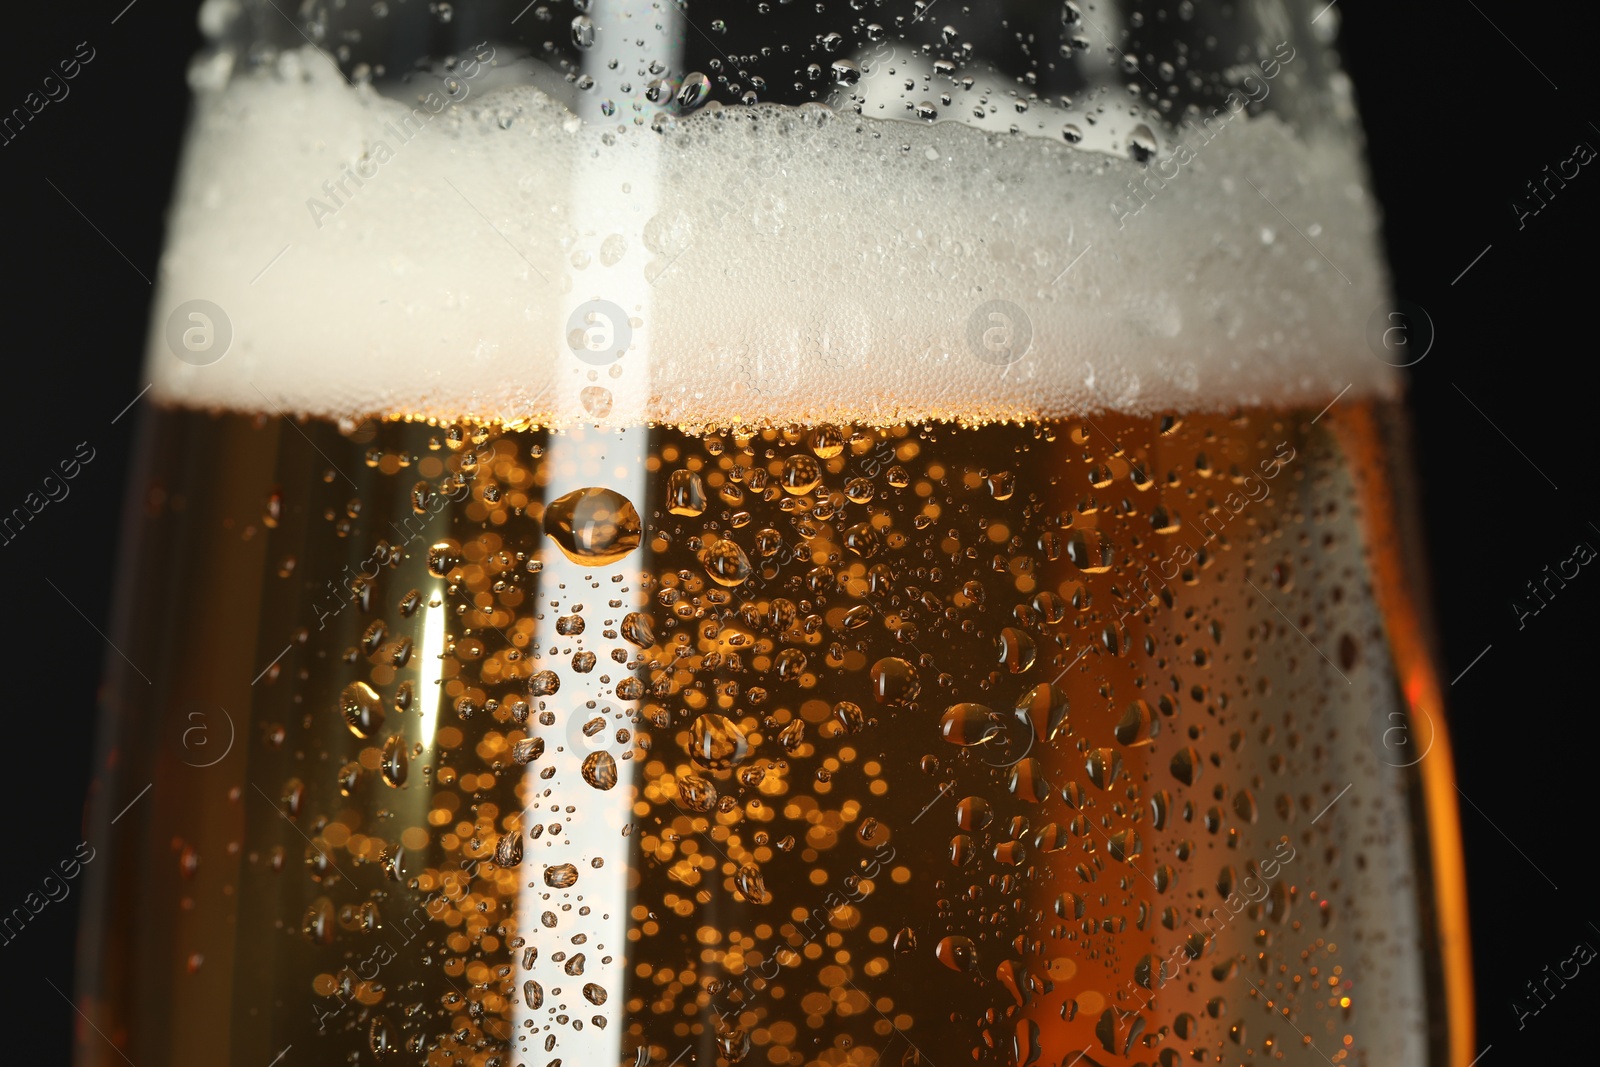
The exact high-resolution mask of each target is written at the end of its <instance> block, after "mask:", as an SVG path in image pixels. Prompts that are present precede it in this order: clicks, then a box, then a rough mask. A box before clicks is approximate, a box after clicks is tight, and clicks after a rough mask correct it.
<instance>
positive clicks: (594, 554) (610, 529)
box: [544, 487, 640, 565]
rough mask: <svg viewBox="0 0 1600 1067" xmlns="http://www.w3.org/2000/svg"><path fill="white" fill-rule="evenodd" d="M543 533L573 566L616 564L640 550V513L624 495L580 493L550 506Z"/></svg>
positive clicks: (590, 490)
mask: <svg viewBox="0 0 1600 1067" xmlns="http://www.w3.org/2000/svg"><path fill="white" fill-rule="evenodd" d="M544 532H545V533H546V534H548V535H549V536H550V538H551V540H553V541H555V543H556V544H557V545H558V546H559V547H560V548H561V551H562V553H563V554H564V555H565V556H566V557H567V558H568V559H570V560H571V561H572V562H574V563H579V564H596V565H604V564H608V563H615V562H617V561H618V560H620V559H622V558H623V557H624V556H626V555H627V554H628V553H630V552H632V551H633V550H634V549H636V548H638V547H639V537H640V523H639V512H638V511H637V510H635V509H634V506H633V502H632V501H630V500H629V499H628V498H627V497H625V496H623V495H622V494H621V493H616V492H613V491H612V490H610V489H603V488H600V487H590V488H588V489H578V490H575V491H573V492H571V493H567V494H565V495H563V496H560V497H558V498H556V499H555V500H553V501H551V502H550V506H549V507H548V508H546V509H545V513H544Z"/></svg>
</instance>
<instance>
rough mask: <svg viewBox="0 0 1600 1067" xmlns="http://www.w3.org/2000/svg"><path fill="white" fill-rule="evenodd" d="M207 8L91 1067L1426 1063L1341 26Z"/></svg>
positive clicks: (165, 330) (1398, 472)
mask: <svg viewBox="0 0 1600 1067" xmlns="http://www.w3.org/2000/svg"><path fill="white" fill-rule="evenodd" d="M199 17H200V22H201V25H202V28H203V29H204V31H205V34H206V38H207V41H208V42H209V43H208V45H207V47H206V50H205V51H204V53H203V54H201V55H200V56H198V57H197V58H196V59H195V60H194V62H193V65H192V67H191V71H190V78H191V83H192V85H193V90H194V99H195V104H194V113H193V117H192V125H191V130H190V133H189V137H188V141H187V147H186V150H185V155H184V159H183V163H182V167H181V171H180V178H179V182H178V188H177V190H176V193H175V197H174V201H173V206H172V210H171V214H170V220H169V232H168V239H167V246H166V252H165V255H164V257H163V260H162V263H161V270H160V280H159V284H158V286H157V297H156V301H155V306H154V309H153V312H152V322H151V328H150V335H149V351H148V356H147V360H148V376H149V380H150V382H151V383H152V388H151V390H150V393H149V401H150V403H149V406H148V409H147V410H146V411H145V412H144V413H143V416H142V418H143V423H142V430H141V433H140V445H139V448H140V451H139V455H138V457H137V459H136V463H135V467H134V478H135V482H134V485H133V489H132V492H131V494H130V504H129V510H128V517H127V526H128V540H127V553H126V556H125V566H124V568H123V571H122V573H123V575H124V584H123V587H122V589H121V592H120V596H119V599H118V605H119V607H118V609H117V617H116V619H115V620H114V632H113V636H114V637H115V639H116V645H117V649H118V652H117V654H116V655H114V656H113V657H111V658H110V660H109V668H108V670H109V675H108V680H107V685H106V689H105V694H106V695H105V707H104V719H103V728H102V735H101V740H100V749H99V752H100V757H99V758H100V763H99V769H98V775H97V785H96V792H95V795H94V797H93V800H92V805H91V816H90V822H89V831H88V832H89V834H90V842H91V844H92V845H93V846H94V847H95V849H96V850H97V855H98V856H99V857H101V858H98V859H97V860H96V862H95V863H94V864H93V865H92V869H91V872H90V873H91V876H92V878H93V879H94V880H95V881H94V886H93V889H92V894H93V895H92V897H91V901H90V904H89V906H88V909H87V911H88V917H87V919H86V926H85V931H84V936H83V939H82V948H81V952H82V966H81V975H82V977H81V979H80V982H79V987H78V1007H79V1008H80V1010H81V1012H82V1015H83V1019H84V1025H83V1026H82V1028H81V1033H80V1035H79V1041H78V1050H79V1052H78V1062H79V1064H80V1065H81V1067H90V1065H115V1064H122V1063H124V1062H126V1063H133V1064H137V1065H138V1067H157V1065H162V1067H191V1065H201V1064H203V1065H206V1067H215V1065H218V1064H227V1065H230V1067H277V1065H280V1064H281V1065H282V1067H300V1065H333V1064H390V1063H393V1064H425V1065H428V1067H469V1065H470V1067H513V1065H522V1067H556V1065H558V1064H566V1065H568V1067H574V1065H579V1067H596V1065H604V1067H615V1065H633V1067H646V1065H651V1064H656V1065H661V1067H678V1065H691V1064H692V1065H699V1067H712V1065H717V1067H723V1065H732V1064H766V1065H788V1067H823V1065H827V1067H843V1065H853V1067H881V1065H890V1064H893V1065H924V1064H925V1065H933V1067H948V1065H954V1064H971V1063H977V1064H997V1065H1006V1067H1030V1065H1035V1064H1040V1065H1050V1067H1071V1065H1074V1064H1082V1065H1085V1067H1094V1065H1100V1067H1131V1065H1145V1067H1155V1065H1159V1067H1176V1065H1178V1064H1188V1063H1227V1064H1236V1063H1239V1064H1242V1063H1267V1062H1283V1063H1288V1064H1313V1065H1315V1064H1321V1063H1330V1064H1336V1065H1339V1067H1343V1065H1345V1064H1355V1065H1373V1067H1380V1065H1382V1067H1392V1065H1418V1067H1420V1065H1424V1064H1426V1065H1454V1067H1464V1065H1465V1064H1466V1063H1467V1062H1468V1060H1469V1058H1470V1056H1471V1040H1472V1031H1471V1003H1470V995H1469V986H1468V982H1469V971H1468V961H1467V948H1466V943H1465V936H1466V925H1465V902H1464V890H1463V886H1462V874H1461V857H1460V852H1459V844H1458V839H1457V828H1456V823H1455V817H1456V816H1455V809H1454V804H1453V796H1454V793H1453V788H1452V778H1451V770H1450V754H1449V748H1448V744H1447V740H1446V737H1445V734H1444V730H1443V726H1444V723H1443V718H1442V713H1441V707H1440V699H1441V690H1440V686H1439V683H1438V681H1437V679H1436V676H1435V673H1434V670H1433V654H1432V646H1431V640H1432V639H1431V637H1430V634H1429V629H1428V624H1427V620H1426V617H1425V615H1426V612H1425V607H1424V602H1423V601H1422V599H1421V597H1420V595H1419V584H1418V577H1417V576H1418V575H1419V573H1420V567H1419V565H1418V558H1417V545H1418V542H1417V540H1416V539H1415V534H1414V529H1413V525H1412V522H1411V515H1410V511H1409V509H1408V506H1407V500H1408V499H1409V493H1410V489H1409V482H1408V480H1407V479H1408V475H1407V474H1406V470H1407V468H1406V444H1405V423H1404V420H1403V418H1402V416H1401V407H1400V404H1401V385H1402V383H1401V381H1400V378H1399V376H1398V375H1399V372H1397V371H1396V370H1395V369H1394V366H1393V364H1395V363H1399V362H1404V360H1401V359H1399V358H1396V356H1395V355H1394V354H1393V349H1392V348H1391V347H1390V346H1388V345H1387V344H1385V343H1384V342H1385V341H1387V340H1392V338H1391V335H1390V332H1389V331H1388V329H1387V327H1386V326H1385V323H1386V322H1387V320H1386V319H1385V315H1386V313H1387V311H1388V307H1389V297H1388V291H1387V279H1386V276H1385V273H1384V268H1383V265H1382V263H1381V261H1380V259H1379V256H1378V252H1377V243H1378V230H1377V212H1376V208H1375V205H1374V203H1373V200H1372V197H1371V195H1370V193H1369V191H1368V189H1367V183H1366V177H1365V173H1364V170H1363V164H1362V161H1361V157H1360V139H1359V129H1358V125H1357V119H1356V115H1355V110H1354V106H1353V103H1352V92H1351V88H1350V86H1349V83H1348V81H1347V79H1346V78H1345V76H1344V75H1343V73H1342V72H1341V71H1340V69H1339V66H1338V60H1337V56H1336V54H1335V53H1334V52H1333V50H1332V46H1333V40H1334V36H1335V33H1334V30H1335V26H1336V24H1337V21H1338V17H1339V16H1338V11H1337V9H1336V8H1334V7H1333V6H1332V5H1327V6H1324V5H1323V4H1322V3H1315V4H1310V3H1303V2H1301V0H1286V2H1282V3H1280V2H1277V0H1265V2H1260V3H1247V4H1236V3H1221V2H1207V0H1194V2H1191V0H1178V2H1167V0H1148V2H1140V0H1127V2H1110V0H1076V2H1074V0H1051V2H1031V0H1003V2H988V0H985V2H978V3H970V4H962V3H956V2H954V0H947V2H945V3H940V2H938V0H931V2H928V0H904V2H898V0H896V2H894V3H878V4H870V5H869V4H865V3H851V4H848V5H847V4H843V3H836V2H833V0H823V2H819V3H815V4H800V3H789V2H787V0H778V2H777V3H759V4H750V3H737V4H736V3H732V2H728V0H709V2H705V3H702V2H700V0H696V2H694V3H692V4H690V3H683V2H669V0H573V2H572V3H570V4H569V3H566V2H565V0H533V2H531V3H527V2H526V0H516V2H513V3H496V2H487V0H486V2H472V0H457V2H454V3H451V2H445V0H438V2H425V0H377V2H372V3H368V2H366V0H363V2H361V3H351V4H341V3H326V2H324V0H307V2H305V3H300V4H296V5H290V4H279V3H274V2H272V0H207V2H206V3H205V4H204V5H203V6H202V7H201V8H200V15H199ZM1374 322H1376V323H1378V327H1377V329H1376V330H1375V331H1374V330H1373V329H1372V328H1371V326H1370V324H1372V323H1374ZM1374 336H1375V337H1376V338H1377V340H1376V341H1373V342H1371V343H1369V338H1371V337H1374Z"/></svg>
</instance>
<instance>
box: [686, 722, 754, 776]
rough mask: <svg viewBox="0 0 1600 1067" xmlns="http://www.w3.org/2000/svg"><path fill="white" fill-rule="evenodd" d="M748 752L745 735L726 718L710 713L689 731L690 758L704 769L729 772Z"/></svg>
mask: <svg viewBox="0 0 1600 1067" xmlns="http://www.w3.org/2000/svg"><path fill="white" fill-rule="evenodd" d="M749 752H750V743H749V742H748V741H746V740H745V736H744V732H743V731H742V730H740V729H739V727H737V726H735V725H734V724H733V722H732V720H730V719H729V718H728V717H727V716H725V715H718V714H716V713H714V712H707V713H706V714H704V715H701V716H700V717H699V718H697V719H695V721H694V725H693V726H691V727H690V728H689V757H690V758H691V759H693V760H694V761H695V762H696V763H698V764H699V765H700V766H702V767H708V768H711V769H713V770H726V769H727V768H729V767H732V766H733V765H734V764H735V763H738V762H740V761H741V760H743V759H744V758H745V756H747V755H748V754H749Z"/></svg>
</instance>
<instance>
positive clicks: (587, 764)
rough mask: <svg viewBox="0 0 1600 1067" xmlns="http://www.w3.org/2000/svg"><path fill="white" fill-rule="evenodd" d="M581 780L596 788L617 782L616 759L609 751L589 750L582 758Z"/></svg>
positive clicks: (605, 787)
mask: <svg viewBox="0 0 1600 1067" xmlns="http://www.w3.org/2000/svg"><path fill="white" fill-rule="evenodd" d="M583 780H584V781H586V782H588V783H589V784H590V785H592V786H594V787H595V788H596V789H610V788H611V787H612V786H614V785H616V784H617V761H616V759H614V758H613V757H612V755H611V753H609V752H591V753H589V754H588V755H587V756H585V757H584V758H583Z"/></svg>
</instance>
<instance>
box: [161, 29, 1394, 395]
mask: <svg viewBox="0 0 1600 1067" xmlns="http://www.w3.org/2000/svg"><path fill="white" fill-rule="evenodd" d="M486 69H487V68H486ZM197 95H198V100H197V104H196V115H195V119H194V126H193V129H192V131H191V133H190V137H189V142H188V148H187V153H186V156H185V160H184V164H183V169H182V173H181V178H180V183H179V187H178V192H177V196H176V199H175V203H174V207H173V210H172V214H171V219H170V232H169V237H168V242H167V248H166V253H165V256H164V257H163V260H162V263H161V277H160V286H159V290H158V296H157V302H156V307H155V309H154V314H153V316H152V320H153V321H152V327H151V344H150V354H149V373H150V375H151V378H152V379H153V381H154V383H155V395H156V396H157V397H158V398H160V399H162V400H164V401H167V402H171V403H181V404H190V405H199V406H218V407H227V408H235V409H246V410H282V411H291V412H298V413H305V414H313V415H320V416H327V417H336V418H337V417H349V416H359V415H369V414H393V415H409V416H425V417H431V418H438V419H446V420H449V419H457V418H464V417H476V418H500V419H505V420H509V421H518V422H533V423H553V424H570V423H574V422H580V421H585V420H588V419H598V420H600V421H604V422H608V423H616V424H629V423H638V422H641V421H666V422H674V423H681V424H689V425H715V424H730V423H737V422H752V421H764V420H771V421H801V422H806V421H820V420H828V421H852V420H853V421H865V422H883V421H888V420H900V419H911V420H917V419H923V418H948V417H960V418H964V419H971V420H978V419H991V418H1040V417H1052V416H1062V415H1068V414H1072V413H1077V412H1091V411H1095V410H1103V409H1114V410H1120V411H1127V412H1134V413H1146V412H1155V411H1163V410H1195V409H1203V408H1220V407H1232V406H1241V405H1244V406H1248V405H1255V404H1269V403H1270V404H1277V405H1287V404H1296V403H1314V404H1316V405H1317V406H1321V405H1322V404H1323V403H1325V402H1326V401H1327V400H1329V399H1330V398H1331V397H1333V396H1334V395H1335V394H1336V393H1338V392H1339V391H1340V390H1342V389H1344V388H1345V387H1346V386H1351V385H1353V386H1354V387H1355V389H1356V391H1358V392H1367V393H1381V392H1389V391H1392V390H1393V389H1394V388H1395V387H1396V379H1395V377H1394V374H1393V372H1392V370H1391V369H1390V368H1389V367H1387V366H1385V365H1384V364H1383V363H1382V362H1380V361H1379V360H1377V359H1376V358H1374V357H1373V355H1372V354H1371V353H1370V352H1369V351H1368V350H1367V347H1366V345H1365V343H1364V342H1363V337H1364V329H1365V323H1366V321H1367V320H1368V318H1369V316H1370V315H1371V313H1372V312H1373V311H1374V309H1376V308H1378V307H1379V306H1380V304H1382V303H1383V301H1384V299H1385V294H1386V291H1387V285H1386V278H1385V275H1384V272H1383V269H1382V266H1381V262H1380V260H1379V258H1378V256H1377V252H1376V249H1377V222H1376V212H1375V210H1374V207H1373V204H1372V201H1371V198H1370V196H1369V194H1368V193H1367V191H1366V187H1365V183H1364V178H1363V173H1362V169H1361V164H1360V161H1359V159H1358V157H1357V155H1356V152H1355V149H1354V147H1353V146H1352V145H1351V144H1349V143H1348V141H1347V140H1346V139H1344V138H1339V139H1333V138H1329V139H1311V140H1307V139H1304V138H1302V137H1301V136H1299V135H1297V134H1296V133H1294V132H1292V131H1291V130H1290V129H1289V127H1288V126H1287V125H1285V124H1284V123H1283V122H1281V121H1280V120H1278V119H1276V118H1275V117H1273V116H1271V115H1263V116H1259V117H1249V116H1247V115H1246V114H1244V113H1239V114H1236V115H1234V114H1228V113H1226V112H1225V113H1224V114H1225V116H1226V117H1224V118H1223V119H1221V120H1219V121H1216V122H1213V123H1211V124H1210V125H1209V126H1208V127H1207V128H1204V129H1201V128H1196V129H1195V130H1193V131H1192V133H1191V134H1190V135H1188V136H1187V137H1186V138H1185V139H1184V143H1183V145H1182V146H1181V149H1180V150H1178V151H1172V150H1171V149H1172V148H1173V147H1175V146H1168V149H1169V150H1168V151H1166V152H1164V154H1163V158H1162V159H1161V160H1160V161H1159V162H1160V163H1161V164H1164V166H1152V167H1149V168H1146V167H1144V166H1141V165H1139V164H1136V163H1134V162H1132V161H1130V160H1128V159H1126V158H1118V157H1115V156H1112V155H1109V154H1106V153H1102V152H1094V151H1085V150H1083V149H1082V148H1075V147H1072V146H1070V145H1068V144H1067V143H1065V142H1064V141H1063V140H1061V139H1059V138H1046V137H1043V136H1034V135H1030V134H1028V133H1009V132H994V131H987V130H982V129H977V128H974V127H972V126H969V125H962V124H957V123H951V122H944V121H940V122H937V123H932V124H916V123H911V122H903V121H889V120H883V119H872V118H863V117H861V116H857V115H854V114H849V113H844V114H840V113H835V112H832V111H830V110H828V109H827V108H825V107H822V106H819V105H808V106H806V107H802V108H782V107H777V106H756V107H748V108H744V107H739V108H725V109H715V108H708V109H706V110H704V111H701V112H699V113H697V114H695V115H693V116H691V117H688V118H684V119H679V120H677V121H676V122H675V123H674V124H671V125H669V126H668V127H667V128H666V129H664V130H663V131H661V132H656V131H653V130H651V129H650V128H649V127H648V126H646V125H632V124H619V125H600V124H595V123H585V122H581V121H579V120H578V119H577V117H576V116H575V115H574V114H573V113H572V112H570V111H568V110H567V109H566V108H565V107H564V106H562V105H561V104H560V103H558V102H556V100H555V99H553V98H552V97H550V96H547V95H545V94H543V93H541V92H539V91H538V90H536V89H533V88H529V87H526V86H523V87H517V88H510V87H508V88H500V89H495V90H492V91H489V90H482V91H476V92H471V91H470V87H469V91H468V92H467V94H466V99H464V100H463V101H462V102H461V103H459V104H450V105H448V106H442V107H441V108H439V109H438V110H437V111H435V109H434V107H433V106H432V105H433V103H434V101H428V100H425V99H424V100H422V101H420V102H419V104H418V106H417V107H415V108H412V107H408V106H407V105H406V104H402V103H399V102H397V101H395V100H392V99H389V98H386V97H383V96H380V95H378V94H376V93H374V92H372V91H371V90H369V89H366V88H351V87H350V86H348V85H347V84H345V83H344V81H343V80H342V79H341V78H340V76H339V75H338V73H337V71H336V70H334V69H333V68H332V66H331V65H330V64H329V63H327V62H325V61H324V57H321V56H318V55H317V54H315V53H311V52H309V51H306V52H302V53H298V54H295V53H290V54H286V55H284V56H283V57H281V59H280V61H279V63H278V65H277V67H276V68H275V69H274V70H272V71H264V72H257V73H252V74H248V75H239V76H235V77H231V78H226V79H218V84H217V85H216V86H214V87H209V88H207V87H202V88H201V89H200V90H199V92H198V94H197ZM436 102H438V103H440V104H444V103H445V102H444V101H442V100H438V101H436ZM1034 117H1035V118H1037V115H1035V116H1034ZM1185 156H1187V158H1185ZM1178 160H1182V162H1178ZM193 300H205V301H209V302H210V303H211V304H212V305H215V306H216V307H217V308H220V309H221V310H222V312H223V313H224V314H225V316H226V319H227V324H228V325H229V326H230V327H231V335H232V339H231V345H230V347H229V349H228V351H227V353H226V355H224V356H223V357H222V358H221V359H219V360H216V361H215V362H209V363H207V362H206V359H208V358H209V357H208V356H202V357H201V358H196V357H195V355H194V354H193V353H190V354H188V356H187V358H179V357H178V356H176V355H174V348H173V345H172V343H171V342H170V336H173V334H172V330H171V329H170V325H171V322H172V316H173V312H174V309H177V308H179V307H180V306H181V305H184V304H185V303H186V302H188V301H193ZM617 308H620V309H621V311H622V312H623V313H624V314H623V315H619V314H618V313H617V311H616V309H617ZM623 317H626V319H628V320H629V321H628V322H627V323H623V322H622V321H620V320H621V319H622V318H623ZM180 319H181V315H180ZM180 325H181V322H180ZM181 332H182V331H181V330H179V331H178V333H179V334H181ZM608 346H612V347H617V346H620V347H622V348H625V349H626V351H625V352H624V354H623V355H621V357H620V358H618V359H617V360H616V361H615V362H613V363H609V364H607V363H605V362H604V360H605V359H606V358H607V355H606V353H609V352H611V351H612V347H608ZM594 348H599V349H602V351H601V352H599V353H596V352H593V351H589V350H590V349H594ZM579 350H583V351H584V352H585V353H586V354H587V355H588V356H589V357H590V359H589V360H588V361H586V360H585V359H583V358H580V356H579V354H578V353H579ZM197 364H204V365H197ZM585 390H587V392H585ZM599 390H605V391H606V392H605V393H601V392H599Z"/></svg>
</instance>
